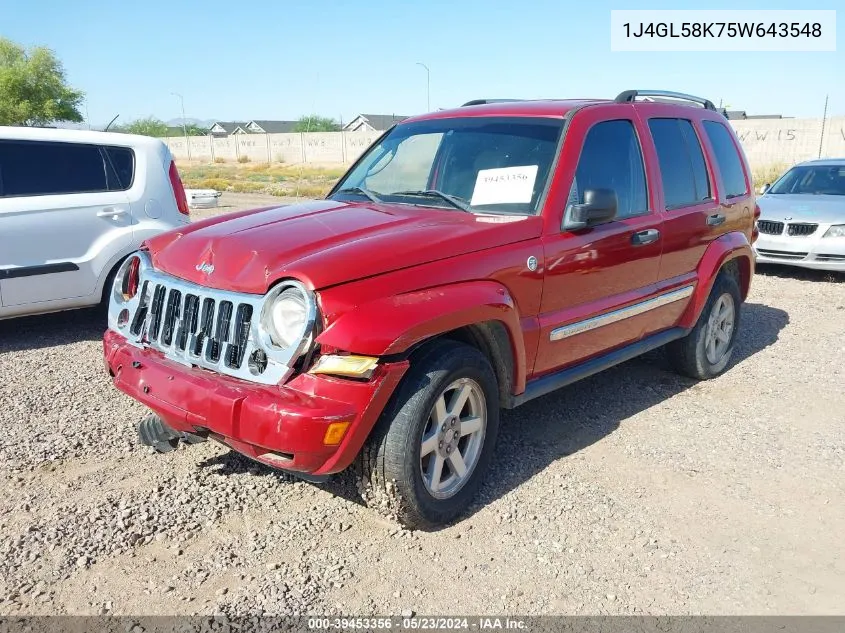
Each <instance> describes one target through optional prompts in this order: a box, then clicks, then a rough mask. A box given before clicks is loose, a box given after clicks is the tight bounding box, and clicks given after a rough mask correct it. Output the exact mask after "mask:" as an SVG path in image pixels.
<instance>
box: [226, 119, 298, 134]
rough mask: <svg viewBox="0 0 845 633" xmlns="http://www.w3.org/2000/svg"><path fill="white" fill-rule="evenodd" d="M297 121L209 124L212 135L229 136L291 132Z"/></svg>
mask: <svg viewBox="0 0 845 633" xmlns="http://www.w3.org/2000/svg"><path fill="white" fill-rule="evenodd" d="M297 123H298V121H265V120H257V119H256V120H252V121H216V122H215V123H214V125H212V126H211V128H210V130H209V131H210V132H211V135H212V136H220V137H223V136H230V135H232V134H282V133H285V132H293V131H294V128H295V127H296V124H297Z"/></svg>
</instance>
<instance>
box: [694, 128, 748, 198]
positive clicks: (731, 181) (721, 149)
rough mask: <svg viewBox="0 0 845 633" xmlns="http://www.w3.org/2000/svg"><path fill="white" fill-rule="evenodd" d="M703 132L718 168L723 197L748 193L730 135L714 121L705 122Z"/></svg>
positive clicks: (740, 162) (740, 163)
mask: <svg viewBox="0 0 845 633" xmlns="http://www.w3.org/2000/svg"><path fill="white" fill-rule="evenodd" d="M704 131H705V132H706V133H707V138H708V139H710V144H711V145H713V152H714V153H715V155H716V165H717V166H718V167H719V173H720V174H721V176H722V182H723V183H724V187H725V195H726V196H727V197H728V198H735V197H737V196H744V195H745V194H747V193H748V187H746V186H745V174H744V173H743V171H742V161H741V160H740V157H739V154H738V153H737V151H736V145H734V142H733V139H732V138H731V133H730V132H728V130H727V129H725V126H724V125H722V124H721V123H717V122H716V121H705V122H704Z"/></svg>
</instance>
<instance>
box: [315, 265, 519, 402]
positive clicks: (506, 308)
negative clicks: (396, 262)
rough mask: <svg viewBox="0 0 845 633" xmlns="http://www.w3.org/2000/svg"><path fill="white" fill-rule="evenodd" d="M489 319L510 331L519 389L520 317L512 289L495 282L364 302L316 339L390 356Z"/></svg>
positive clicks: (475, 282) (430, 289)
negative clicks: (431, 338) (440, 335)
mask: <svg viewBox="0 0 845 633" xmlns="http://www.w3.org/2000/svg"><path fill="white" fill-rule="evenodd" d="M324 303H325V302H324ZM324 307H327V306H324ZM328 307H329V309H331V308H330V306H328ZM489 321H499V322H501V323H502V324H503V325H504V326H505V327H506V328H507V330H508V335H509V338H510V341H511V347H512V349H511V352H512V354H513V358H514V380H515V383H516V385H515V386H516V388H517V390H519V385H524V383H525V373H526V370H525V344H524V338H523V335H522V329H521V325H520V318H519V314H518V311H517V308H516V305H515V302H514V299H513V297H512V296H511V294H510V292H509V291H508V290H507V288H505V286H503V285H502V284H500V283H497V282H495V281H470V282H464V283H458V284H451V285H448V286H438V287H434V288H426V289H423V290H417V291H413V292H408V293H404V294H398V295H394V296H389V297H384V298H380V299H375V300H372V301H369V302H367V303H363V304H361V305H358V306H356V307H354V308H353V309H351V310H349V311H347V312H345V313H344V314H343V315H341V316H340V317H339V318H338V319H337V320H336V321H334V322H333V323H331V324H330V325H329V326H328V328H327V329H326V330H325V331H324V332H323V333H322V334H320V336H318V337H317V342H318V343H319V344H320V345H323V346H329V347H332V348H336V349H341V350H346V351H351V352H354V353H357V354H366V355H369V356H390V355H393V354H401V353H403V352H406V351H407V350H410V349H412V348H413V347H414V346H415V345H417V344H418V343H420V342H422V341H425V340H426V339H428V338H430V337H432V336H434V335H437V334H441V333H444V332H448V331H451V330H455V329H457V328H460V327H463V326H467V325H472V324H477V323H482V322H489Z"/></svg>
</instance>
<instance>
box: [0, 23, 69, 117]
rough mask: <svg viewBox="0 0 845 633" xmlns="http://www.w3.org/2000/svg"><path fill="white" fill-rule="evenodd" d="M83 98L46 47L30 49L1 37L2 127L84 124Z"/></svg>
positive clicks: (0, 92) (0, 105)
mask: <svg viewBox="0 0 845 633" xmlns="http://www.w3.org/2000/svg"><path fill="white" fill-rule="evenodd" d="M83 97H84V93H83V92H81V91H79V90H74V89H73V88H71V87H70V86H68V85H67V82H66V81H65V71H64V68H63V67H62V63H61V62H60V61H59V60H58V58H57V57H56V55H55V53H53V51H51V50H50V49H48V48H44V47H43V46H35V47H32V48H30V49H29V50H27V49H25V48H24V47H22V46H19V45H18V44H15V43H14V42H12V41H11V40H8V39H6V38H3V37H0V125H45V124H47V123H52V122H54V121H74V122H79V121H82V114H81V113H80V112H79V106H80V104H81V103H82V99H83Z"/></svg>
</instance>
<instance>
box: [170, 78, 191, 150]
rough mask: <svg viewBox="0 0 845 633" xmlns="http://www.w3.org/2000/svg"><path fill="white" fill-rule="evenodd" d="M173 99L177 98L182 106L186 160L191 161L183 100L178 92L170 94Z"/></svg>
mask: <svg viewBox="0 0 845 633" xmlns="http://www.w3.org/2000/svg"><path fill="white" fill-rule="evenodd" d="M170 94H172V95H173V96H175V97H179V103H181V104H182V132H183V133H184V134H185V151H186V152H188V160H191V144H190V143H189V142H188V124H187V123H186V121H185V99H184V97H182V95H180V94H179V93H178V92H171V93H170Z"/></svg>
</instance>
